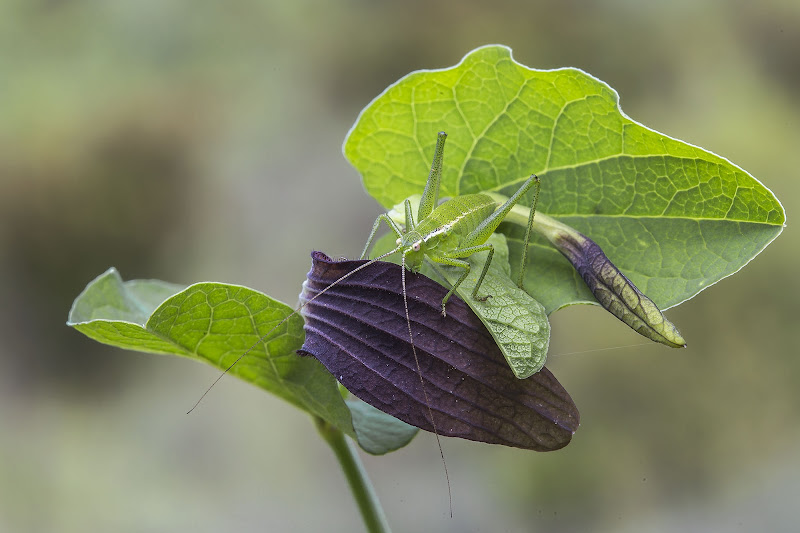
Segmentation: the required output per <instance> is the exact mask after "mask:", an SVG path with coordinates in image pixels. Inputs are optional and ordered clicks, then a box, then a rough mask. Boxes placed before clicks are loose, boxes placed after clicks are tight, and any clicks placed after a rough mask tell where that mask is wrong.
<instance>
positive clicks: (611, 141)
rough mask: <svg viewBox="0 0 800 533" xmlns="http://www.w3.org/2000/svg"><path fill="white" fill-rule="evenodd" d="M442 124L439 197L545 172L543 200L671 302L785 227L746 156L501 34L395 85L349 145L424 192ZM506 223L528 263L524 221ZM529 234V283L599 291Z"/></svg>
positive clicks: (395, 179)
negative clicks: (635, 111)
mask: <svg viewBox="0 0 800 533" xmlns="http://www.w3.org/2000/svg"><path fill="white" fill-rule="evenodd" d="M442 130H444V131H446V132H447V134H448V141H447V143H448V145H447V151H446V154H445V158H444V165H443V174H442V181H441V193H440V196H441V197H445V196H455V195H460V194H466V193H475V192H480V191H491V192H498V193H502V194H505V195H510V194H511V193H512V192H513V191H514V190H516V189H517V188H518V187H519V185H520V184H521V183H522V182H523V181H524V180H525V179H527V178H528V176H530V175H531V174H532V173H535V174H537V175H538V176H539V177H540V178H541V180H542V188H541V195H540V197H539V204H538V205H539V210H540V211H541V212H543V213H546V214H548V215H551V216H553V217H555V218H557V219H559V220H561V221H562V222H564V223H566V224H567V225H569V226H571V227H574V228H575V229H577V230H578V231H580V232H581V233H583V234H585V235H586V236H588V237H589V238H591V239H592V240H594V241H595V242H597V244H598V245H600V247H601V248H602V249H603V251H604V252H605V253H606V255H607V256H608V257H609V259H610V260H611V261H612V262H613V263H614V264H615V265H617V267H619V269H620V270H621V271H622V272H624V273H625V275H626V276H628V277H629V278H630V279H631V281H632V282H633V283H634V284H636V286H637V287H639V289H641V290H642V292H644V293H645V294H647V295H648V296H649V297H650V298H651V299H653V301H654V302H655V303H656V304H657V305H658V306H659V307H660V308H662V309H666V308H668V307H670V306H673V305H677V304H678V303H680V302H682V301H684V300H687V299H689V298H691V297H692V296H694V295H695V294H697V293H698V292H699V291H701V290H703V289H704V288H706V287H708V286H709V285H712V284H714V283H716V282H717V281H719V280H720V279H722V278H725V277H727V276H729V275H731V274H733V273H734V272H736V271H738V270H739V269H740V268H742V267H743V266H744V265H745V264H747V263H748V262H749V261H750V260H751V259H752V258H753V257H755V256H756V255H758V254H759V253H760V252H761V250H763V249H764V248H765V247H766V246H767V245H768V244H769V243H770V242H771V241H772V240H773V239H775V238H776V237H777V236H778V235H779V234H780V233H781V231H782V230H783V224H784V222H785V215H784V211H783V207H782V206H781V204H780V202H779V201H778V200H777V199H776V198H775V196H774V195H773V194H772V192H771V191H769V190H768V189H767V188H766V187H764V186H763V185H762V184H761V183H760V182H759V181H758V180H756V179H755V178H753V177H752V176H751V175H749V174H748V173H747V172H745V171H744V170H742V169H741V168H739V167H737V166H736V165H734V164H733V163H731V162H730V161H728V160H726V159H724V158H722V157H719V156H717V155H715V154H712V153H710V152H708V151H705V150H703V149H701V148H697V147H695V146H691V145H689V144H686V143H683V142H681V141H678V140H675V139H672V138H670V137H667V136H666V135H663V134H661V133H658V132H656V131H654V130H651V129H649V128H647V127H645V126H643V125H641V124H639V123H637V122H634V121H633V120H631V119H629V118H628V117H627V116H626V115H625V114H624V113H623V112H622V110H621V109H620V107H619V97H618V95H617V93H616V92H615V91H614V90H613V89H612V88H611V87H609V86H608V85H606V84H605V83H603V82H602V81H600V80H598V79H596V78H594V77H592V76H590V75H588V74H586V73H585V72H582V71H580V70H577V69H558V70H551V71H543V70H535V69H531V68H528V67H526V66H524V65H521V64H519V63H517V62H516V61H515V60H514V59H513V58H512V57H511V51H510V50H509V49H508V48H506V47H503V46H487V47H483V48H478V49H477V50H474V51H472V52H471V53H469V54H468V55H467V56H466V57H465V58H464V59H463V60H462V61H461V63H459V64H458V65H456V66H455V67H452V68H448V69H443V70H423V71H418V72H414V73H411V74H409V75H408V76H406V77H404V78H403V79H401V80H399V81H398V82H396V83H395V84H393V85H392V86H390V87H389V88H387V89H386V90H385V91H384V92H383V93H382V94H381V95H380V96H378V97H377V98H376V99H375V100H373V101H372V103H370V104H369V106H367V107H366V108H365V109H364V110H363V111H362V112H361V115H360V116H359V118H358V120H357V122H356V123H355V124H354V125H353V128H352V129H351V130H350V133H349V134H348V136H347V139H346V140H345V144H344V153H345V157H346V158H347V159H348V160H349V161H350V163H351V164H352V165H353V166H354V167H355V168H356V169H358V171H359V172H360V173H361V175H362V177H363V181H364V186H365V188H366V189H367V191H368V192H369V193H370V194H371V195H372V196H374V197H375V198H376V199H377V200H378V201H379V202H380V203H381V204H382V205H384V206H385V207H390V206H391V205H393V204H396V203H398V202H400V201H401V200H402V199H404V198H406V197H407V196H410V195H411V194H415V193H417V194H418V193H421V192H422V190H423V187H424V185H425V181H426V179H427V176H428V169H429V167H430V161H431V156H432V154H433V148H434V144H435V142H436V134H437V132H438V131H442ZM500 231H502V232H504V233H506V234H507V235H508V236H509V248H510V253H511V256H510V261H511V264H512V266H513V267H514V268H516V266H517V262H518V258H519V257H520V253H521V246H522V244H521V240H522V235H523V233H522V232H520V231H517V229H516V228H512V227H510V226H509V225H502V226H501V227H500ZM531 246H532V248H531V250H530V252H529V254H528V260H529V266H530V267H531V268H528V269H527V271H526V279H525V287H526V289H527V290H528V291H529V292H530V293H531V295H533V296H534V297H535V298H536V299H537V300H539V301H540V302H542V304H544V306H545V307H546V308H547V310H548V312H551V311H553V310H555V309H558V308H561V307H564V306H566V305H570V304H574V303H594V302H595V300H594V297H593V296H592V294H591V292H590V291H589V289H588V288H587V287H586V286H585V284H584V283H583V280H581V278H580V276H579V275H578V274H577V273H576V272H575V270H574V269H573V268H572V266H571V265H570V264H569V262H568V261H567V260H566V259H565V258H563V257H562V256H561V254H560V253H559V252H558V251H556V250H555V249H554V248H553V247H552V246H550V245H549V243H547V241H546V240H545V239H544V238H543V237H541V236H537V237H535V238H534V240H533V241H532V244H531Z"/></svg>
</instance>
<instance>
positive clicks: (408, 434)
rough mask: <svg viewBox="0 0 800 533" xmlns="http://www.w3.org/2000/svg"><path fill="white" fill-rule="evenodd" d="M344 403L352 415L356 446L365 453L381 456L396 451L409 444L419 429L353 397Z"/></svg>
mask: <svg viewBox="0 0 800 533" xmlns="http://www.w3.org/2000/svg"><path fill="white" fill-rule="evenodd" d="M346 401H347V407H349V408H350V413H351V414H352V415H353V427H354V428H355V431H356V436H357V437H358V444H359V446H361V448H362V449H363V450H364V451H365V452H367V453H371V454H372V455H383V454H386V453H389V452H393V451H395V450H398V449H400V448H402V447H403V446H405V445H406V444H408V443H409V442H411V439H413V438H414V436H415V435H416V434H417V433H418V432H419V428H416V427H414V426H411V425H409V424H406V423H405V422H403V421H402V420H398V419H396V418H395V417H393V416H392V415H389V414H387V413H384V412H383V411H380V410H378V409H376V408H374V407H372V406H371V405H370V404H368V403H366V402H363V401H361V400H359V399H358V398H356V397H355V396H351V397H350V398H348V399H347V400H346Z"/></svg>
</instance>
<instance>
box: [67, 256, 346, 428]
mask: <svg viewBox="0 0 800 533" xmlns="http://www.w3.org/2000/svg"><path fill="white" fill-rule="evenodd" d="M181 289H182V287H181V286H178V285H171V284H167V283H164V282H159V281H141V280H136V281H128V282H123V281H122V279H121V278H120V276H119V273H118V272H117V271H116V270H115V269H113V268H112V269H109V270H108V271H107V272H106V273H104V274H102V275H101V276H99V277H98V278H97V279H95V280H94V281H93V282H92V283H90V284H89V285H88V286H87V287H86V289H85V290H84V291H83V293H81V295H80V296H79V297H78V298H77V299H76V300H75V303H74V304H73V307H72V311H71V312H70V316H69V321H68V322H67V324H68V325H70V326H72V327H74V328H75V329H77V330H78V331H80V332H82V333H84V334H85V335H87V336H88V337H91V338H92V339H95V340H97V341H99V342H103V343H105V344H110V345H112V346H118V347H121V348H126V349H130V350H137V351H143V352H152V353H161V354H172V355H180V356H185V357H189V358H192V359H195V360H199V361H203V362H205V363H208V364H211V365H213V366H215V367H217V368H220V369H225V368H227V367H228V366H230V364H231V363H233V362H234V361H235V360H236V358H238V357H239V356H240V355H242V354H243V353H244V352H245V351H247V350H248V349H249V348H250V347H251V346H253V345H254V344H256V343H257V342H258V341H259V338H260V337H261V336H262V335H264V334H265V333H267V332H268V331H270V330H271V329H272V328H273V327H275V326H276V325H277V324H278V323H280V322H281V321H282V320H283V319H285V318H286V317H289V315H291V314H292V313H293V312H294V310H293V309H292V308H291V307H289V306H287V305H285V304H283V303H281V302H278V301H277V300H273V299H272V298H269V297H267V296H266V295H264V294H261V293H259V292H257V291H254V290H252V289H248V288H246V287H241V286H237V285H226V284H222V283H197V284H195V285H191V286H189V287H187V288H185V289H183V290H181ZM159 300H162V301H161V302H160V303H157V302H158V301H159ZM156 306H157V308H156ZM151 313H152V314H151ZM303 339H304V334H303V320H302V318H301V317H300V316H298V315H295V316H292V317H290V318H289V319H288V320H287V321H286V322H285V323H284V324H282V325H281V326H280V327H279V328H278V329H277V330H276V331H275V332H274V334H273V335H270V336H269V338H267V339H264V340H263V342H258V344H257V345H256V346H255V348H253V350H252V351H251V352H250V353H248V354H247V356H245V357H244V358H242V360H241V361H239V363H237V364H236V365H235V366H234V367H233V368H232V369H231V370H230V373H231V374H232V375H235V376H237V377H239V378H241V379H243V380H245V381H248V382H250V383H252V384H254V385H257V386H259V387H261V388H263V389H265V390H267V391H269V392H271V393H273V394H275V395H277V396H279V397H281V398H283V399H284V400H286V401H288V402H289V403H291V404H293V405H295V406H297V407H299V408H300V409H302V410H304V411H307V412H308V413H310V414H312V415H315V416H318V417H320V418H322V419H324V420H326V421H327V422H329V423H331V424H333V425H335V426H336V427H338V428H340V429H341V430H342V431H343V432H345V433H347V434H348V435H350V436H355V432H354V430H353V426H352V421H351V417H350V411H349V409H348V408H347V406H346V405H345V402H344V400H343V399H342V397H341V395H340V394H339V390H338V387H337V385H336V380H334V378H333V376H331V375H330V374H329V373H328V371H327V370H325V368H324V367H323V366H322V365H321V364H319V362H317V361H316V360H314V359H313V358H310V357H299V356H297V355H296V354H295V351H296V350H297V349H298V348H300V346H302V344H303Z"/></svg>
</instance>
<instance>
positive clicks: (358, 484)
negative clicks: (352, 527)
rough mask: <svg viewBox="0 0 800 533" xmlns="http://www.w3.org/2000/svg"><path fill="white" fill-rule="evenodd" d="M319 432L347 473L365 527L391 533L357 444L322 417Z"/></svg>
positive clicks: (378, 532) (318, 420)
mask: <svg viewBox="0 0 800 533" xmlns="http://www.w3.org/2000/svg"><path fill="white" fill-rule="evenodd" d="M314 423H315V424H316V426H317V431H319V434H320V435H322V438H323V439H325V442H327V443H328V445H329V446H330V447H331V448H332V449H333V453H334V454H335V455H336V459H338V460H339V465H340V466H341V467H342V470H343V471H344V475H345V477H346V478H347V483H348V484H349V485H350V491H351V492H352V493H353V497H354V498H355V499H356V503H357V504H358V509H359V510H360V511H361V517H362V518H363V519H364V525H365V526H366V528H367V531H368V532H370V533H390V532H391V529H390V528H389V523H388V522H387V521H386V515H385V514H384V513H383V508H382V507H381V502H380V501H379V500H378V495H377V494H376V493H375V489H374V488H373V487H372V483H371V482H370V480H369V477H368V476H367V472H366V470H364V465H363V464H361V459H359V457H358V451H357V450H356V447H355V445H354V444H353V443H352V442H351V441H350V440H349V439H348V438H347V437H346V436H345V435H344V433H342V432H341V431H339V429H338V428H336V427H334V426H332V425H331V424H328V423H327V422H325V421H324V420H322V419H321V418H317V417H314Z"/></svg>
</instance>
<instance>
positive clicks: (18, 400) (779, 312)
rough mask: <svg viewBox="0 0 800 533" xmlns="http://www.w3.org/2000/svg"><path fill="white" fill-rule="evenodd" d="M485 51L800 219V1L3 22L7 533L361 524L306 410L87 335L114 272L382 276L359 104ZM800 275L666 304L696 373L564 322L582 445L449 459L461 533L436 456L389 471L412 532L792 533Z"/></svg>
mask: <svg viewBox="0 0 800 533" xmlns="http://www.w3.org/2000/svg"><path fill="white" fill-rule="evenodd" d="M488 43H501V44H506V45H509V46H510V47H511V48H512V49H513V50H514V56H515V58H516V59H517V60H518V61H519V62H521V63H523V64H525V65H528V66H531V67H536V68H556V67H561V66H575V67H580V68H583V69H584V70H586V71H588V72H590V73H591V74H593V75H595V76H597V77H599V78H600V79H602V80H604V81H606V82H607V83H609V84H610V85H611V86H612V87H614V88H615V89H617V91H618V92H619V93H620V95H621V104H622V107H623V109H624V111H625V112H626V113H627V114H628V115H629V116H630V117H632V118H633V119H634V120H637V121H640V122H642V123H644V124H645V125H647V126H650V127H652V128H655V129H657V130H659V131H662V132H664V133H667V134H669V135H671V136H674V137H677V138H679V139H682V140H685V141H688V142H691V143H693V144H697V145H700V146H703V147H705V148H707V149H709V150H712V151H714V152H716V153H718V154H720V155H723V156H725V157H727V158H729V159H731V160H732V161H733V162H734V163H736V164H738V165H740V166H742V167H743V168H744V169H746V170H748V171H749V172H751V173H752V174H753V175H754V176H756V177H757V178H759V179H760V180H761V181H762V182H764V184H765V185H766V186H768V187H769V188H770V189H772V190H773V191H774V192H775V193H776V194H777V195H778V197H779V198H780V199H781V200H782V201H783V203H784V206H785V207H786V209H787V211H788V212H789V215H790V216H789V224H790V225H791V223H792V220H793V218H792V216H791V215H792V214H793V213H796V212H797V209H798V203H799V202H798V200H797V198H798V195H799V194H800V187H798V185H797V183H798V180H797V179H796V172H797V170H796V169H798V168H800V149H798V148H800V99H798V95H800V61H799V60H798V51H800V3H798V2H796V0H767V1H764V2H744V1H716V2H686V1H678V2H671V3H666V2H642V1H641V0H616V1H611V2H602V3H599V2H580V1H566V2H565V1H553V2H523V1H509V0H502V1H496V2H492V3H488V2H487V3H478V2H465V1H449V2H423V1H406V2H386V1H383V2H380V1H366V0H347V1H340V2H327V3H322V2H309V1H306V0H300V1H294V2H286V1H278V0H276V1H262V2H256V1H244V0H241V1H231V2H212V1H198V0H193V1H189V0H183V1H170V2H164V1H162V0H127V1H123V0H120V1H116V2H105V1H89V0H72V1H66V0H62V1H57V0H47V1H45V0H5V1H3V2H0V365H2V370H1V371H0V531H26V532H27V531H59V532H73V531H74V532H78V531H80V532H85V531H115V532H127V531H130V532H139V531H193V532H204V531H265V530H267V531H358V530H360V529H361V528H362V526H361V522H360V518H359V515H358V513H357V511H356V509H355V506H354V504H353V502H352V499H351V496H350V494H349V492H348V491H347V488H346V485H345V482H344V479H343V476H342V475H341V473H340V471H339V469H338V466H337V465H336V463H335V461H334V459H333V456H332V454H331V452H330V450H329V449H327V448H326V446H325V445H324V444H323V443H322V441H321V440H320V439H319V438H317V436H316V434H315V430H314V428H313V426H312V424H311V421H310V420H309V419H307V417H305V416H304V415H302V414H301V413H299V412H298V411H296V410H295V409H293V408H292V407H289V406H288V405H286V404H284V403H283V402H281V401H280V400H278V399H277V398H274V397H270V396H267V395H265V394H263V393H262V392H261V391H259V390H256V389H255V388H253V387H249V386H247V385H244V384H242V383H239V382H237V381H236V380H234V379H226V380H223V381H222V382H221V383H220V385H219V386H217V387H216V388H215V389H214V391H213V392H212V394H211V395H210V396H209V397H207V399H206V400H205V401H204V403H203V404H202V406H201V408H200V409H199V410H198V411H196V412H195V413H193V414H192V415H191V416H186V415H185V412H186V410H187V409H188V408H189V407H191V405H192V404H193V403H194V402H195V401H196V400H197V398H198V397H199V396H200V395H201V394H202V392H203V391H204V390H205V388H206V387H207V386H208V385H209V384H210V383H211V381H212V380H213V379H214V378H215V377H216V375H217V371H215V370H213V369H211V368H210V367H204V366H202V365H198V364H195V363H191V362H188V361H184V360H178V359H177V358H169V357H157V356H148V355H140V354H132V353H127V352H122V351H120V350H115V349H112V348H110V347H105V346H102V345H98V344H95V343H94V342H92V341H90V340H88V339H87V338H84V337H82V336H81V335H80V334H78V333H77V332H74V331H72V330H70V329H69V328H67V327H66V326H65V325H64V322H65V321H66V318H67V312H68V310H69V307H70V304H71V302H72V299H73V298H74V297H76V296H77V295H78V293H79V292H80V291H81V290H82V289H83V287H84V286H85V285H86V283H88V282H89V281H91V280H92V279H93V278H94V277H95V276H97V275H98V274H100V273H101V272H103V271H104V270H105V269H106V268H107V267H109V266H111V265H114V266H116V267H117V268H118V269H119V270H120V271H121V273H122V275H123V276H124V277H125V278H126V279H132V278H159V279H164V280H168V281H173V282H178V283H191V282H195V281H201V280H214V281H225V282H231V283H240V284H243V285H247V286H250V287H254V288H257V289H260V290H263V291H264V292H267V293H268V294H270V295H272V296H275V297H277V298H279V299H281V300H283V301H285V302H288V303H290V304H293V303H294V302H295V301H296V298H297V294H298V292H299V290H300V283H301V282H302V280H303V279H304V276H305V273H306V271H307V270H308V267H309V265H310V259H309V256H308V254H309V252H310V251H311V250H312V249H321V250H324V251H325V252H327V253H328V254H331V255H335V256H339V255H344V256H350V257H352V256H355V255H357V254H358V253H360V251H361V247H362V246H363V243H364V239H365V238H366V236H367V234H368V232H369V229H370V227H371V224H372V222H373V221H374V219H375V217H376V216H377V214H378V213H379V208H378V205H377V204H376V203H375V202H374V201H373V200H372V199H371V198H369V197H368V196H367V195H366V194H365V193H364V192H363V190H362V188H361V185H360V182H359V178H358V175H357V174H356V172H355V171H354V170H353V169H352V168H350V167H349V166H348V164H347V163H346V162H345V160H344V158H343V157H342V155H341V151H340V150H341V143H342V141H343V139H344V136H345V134H346V132H347V130H348V128H349V127H350V125H351V124H352V123H353V122H354V121H355V119H356V116H357V114H358V112H359V110H360V109H361V108H362V107H363V106H365V105H366V104H367V103H368V102H369V101H370V100H371V99H372V98H373V97H375V96H376V95H377V94H378V93H379V92H380V91H381V90H383V88H385V87H386V86H387V85H388V84H390V83H392V82H394V81H395V80H397V79H398V78H400V77H401V76H403V75H405V74H406V73H408V72H410V71H412V70H415V69H419V68H442V67H449V66H452V65H454V64H455V63H457V62H458V61H459V60H460V59H461V57H462V56H463V55H464V54H466V53H467V52H468V51H469V50H471V49H473V48H474V47H476V46H480V45H483V44H488ZM799 253H800V248H798V238H797V236H796V234H795V233H794V232H793V231H792V228H791V227H789V228H788V229H787V230H786V231H785V233H784V235H782V236H781V237H780V238H778V240H777V241H776V242H775V243H774V244H772V245H771V246H770V247H769V248H768V249H767V250H766V251H765V252H764V253H763V254H762V255H761V256H759V257H758V258H757V259H756V260H755V261H754V262H753V264H751V265H749V266H747V267H746V268H744V269H743V270H742V271H741V272H740V273H738V274H737V275H736V276H734V277H732V278H730V279H727V280H724V281H722V282H720V283H719V284H717V285H716V286H713V287H711V288H709V289H708V290H706V291H705V292H703V293H701V294H700V295H699V296H697V297H696V298H694V299H693V300H691V301H689V302H687V303H685V304H684V305H682V306H681V307H680V308H676V309H674V310H671V311H669V313H668V314H669V316H670V318H671V319H672V320H673V321H674V322H675V323H676V324H677V325H678V327H679V328H680V329H681V331H682V333H683V334H684V336H685V337H686V338H687V339H688V341H689V348H688V349H686V350H680V351H675V350H670V349H669V348H665V347H663V346H660V345H645V346H642V345H640V344H641V342H642V341H641V339H640V337H638V336H636V335H635V334H633V333H631V332H629V331H628V330H627V328H625V326H624V325H622V324H621V323H619V322H618V321H616V319H614V318H612V317H610V316H609V315H608V314H607V313H604V312H603V311H602V310H600V309H599V308H593V307H575V308H570V309H567V310H565V311H561V312H558V313H556V314H555V315H554V316H553V328H554V338H553V341H552V344H551V359H550V363H549V367H550V368H551V369H552V370H553V371H554V373H555V374H556V375H557V376H558V378H559V379H560V381H561V382H562V384H564V386H565V387H566V388H567V389H568V390H569V391H570V393H571V394H572V396H573V398H574V399H575V401H576V402H577V404H578V406H579V408H580V409H581V414H582V425H581V428H580V430H579V431H578V433H577V434H576V436H575V438H574V440H573V442H572V444H570V445H569V446H568V447H567V448H566V449H564V450H562V451H559V452H554V453H549V454H536V453H532V452H526V451H520V450H513V449H506V448H502V447H492V446H488V445H481V444H476V443H471V442H466V441H457V440H454V439H445V440H444V442H443V444H444V451H445V454H446V457H447V465H448V468H449V471H450V479H451V483H452V490H453V505H454V513H455V516H454V518H452V519H451V518H449V516H448V505H447V488H446V486H445V482H444V476H443V471H442V467H441V462H440V458H439V455H438V450H437V448H436V444H435V441H434V440H433V438H432V436H431V435H429V434H425V435H420V437H418V438H417V439H416V440H415V441H414V442H413V443H412V444H411V445H410V446H409V447H408V448H406V449H404V450H402V451H400V452H398V453H395V454H391V455H390V456H387V457H378V458H373V457H365V463H366V466H367V469H368V471H369V473H370V475H371V476H372V479H373V481H374V483H375V485H376V489H377V491H378V493H379V495H380V496H381V498H382V501H383V504H384V506H385V510H386V512H387V515H388V517H389V520H390V522H391V523H392V525H393V527H394V529H395V531H422V530H429V531H454V532H455V531H459V532H460V531H534V530H537V531H576V530H588V531H637V532H640V531H647V532H650V531H652V532H656V531H658V532H660V531H726V532H727V531H742V532H745V531H753V530H756V529H758V530H762V531H795V530H796V529H795V528H796V523H795V520H796V519H795V514H796V512H795V511H796V504H797V502H798V501H800V455H799V454H798V450H799V449H800V446H799V445H800V393H798V391H797V386H798V385H797V384H798V383H800V362H799V361H798V358H797V347H796V344H797V342H796V340H795V338H796V337H795V333H796V332H797V330H796V329H795V328H796V327H797V326H798V316H800V305H799V304H798V296H800V281H799V280H800V278H799V277H798V276H797V259H798V254H799ZM631 345H634V346H631ZM792 346H795V348H792ZM596 348H610V349H606V350H603V351H586V350H593V349H596ZM575 352H582V353H575Z"/></svg>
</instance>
